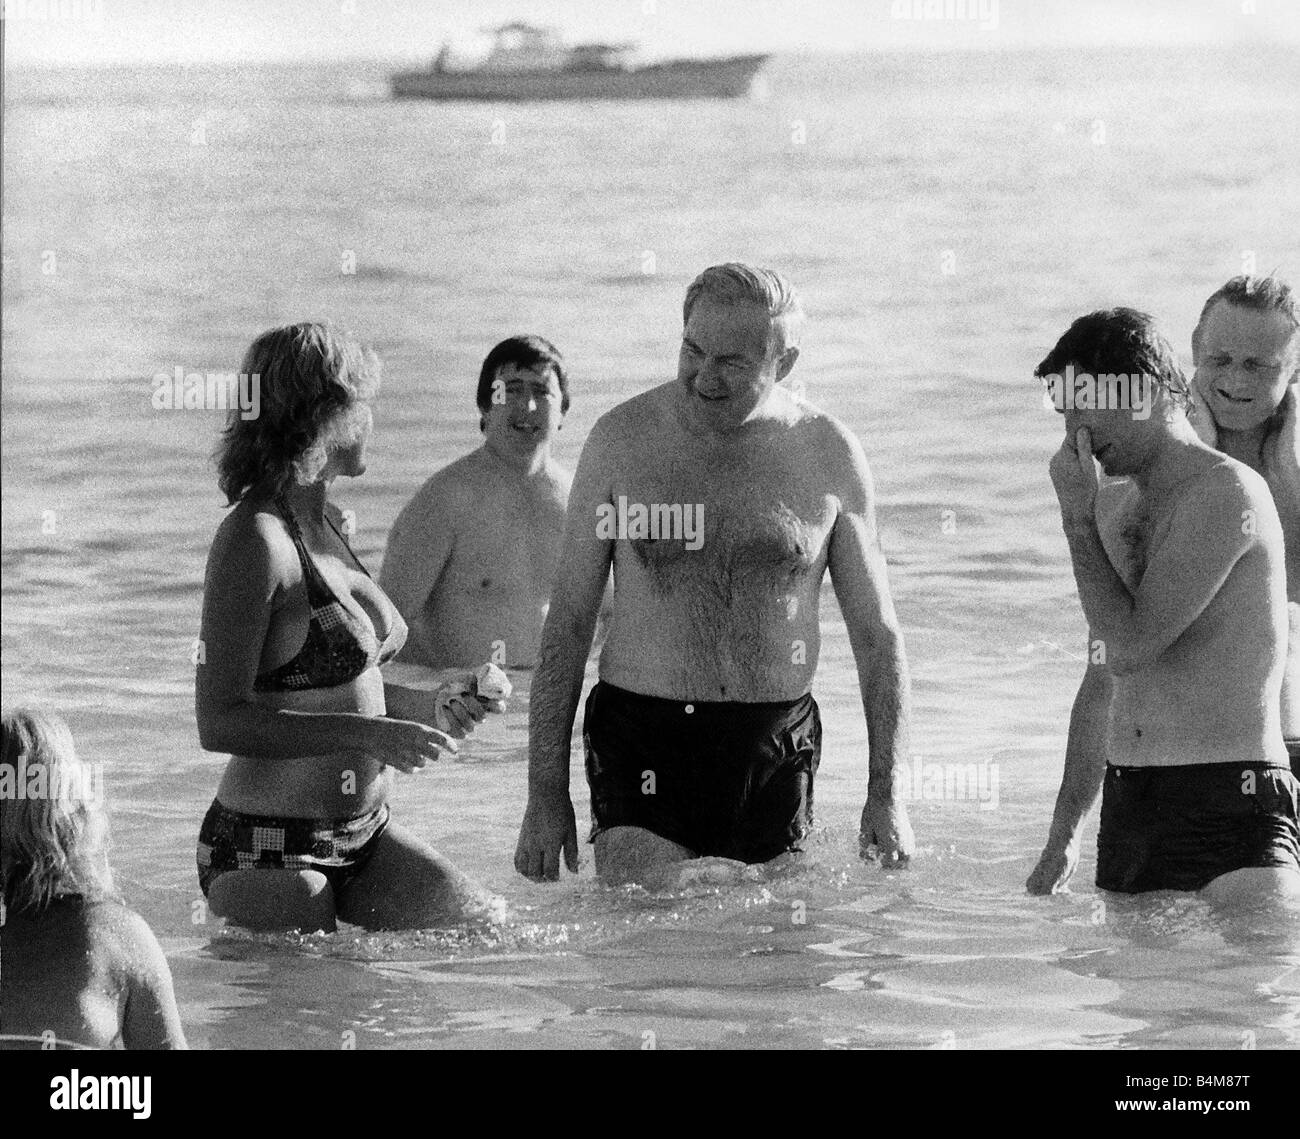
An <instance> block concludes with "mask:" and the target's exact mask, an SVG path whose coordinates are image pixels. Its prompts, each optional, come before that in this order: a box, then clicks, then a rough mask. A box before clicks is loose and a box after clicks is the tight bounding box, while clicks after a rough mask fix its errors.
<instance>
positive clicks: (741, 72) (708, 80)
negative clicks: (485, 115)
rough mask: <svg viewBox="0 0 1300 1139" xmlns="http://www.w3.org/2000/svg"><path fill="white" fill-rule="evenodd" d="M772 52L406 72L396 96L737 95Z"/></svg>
mask: <svg viewBox="0 0 1300 1139" xmlns="http://www.w3.org/2000/svg"><path fill="white" fill-rule="evenodd" d="M767 58H768V57H767V56H766V55H741V56H734V57H732V58H730V59H701V60H674V61H672V62H670V63H659V64H653V65H651V66H649V67H638V68H630V69H627V70H620V69H617V68H610V69H599V70H591V71H576V70H575V71H554V70H552V71H496V72H483V71H464V72H448V71H404V72H401V73H399V74H397V75H394V76H393V77H392V80H391V83H392V89H393V97H394V98H396V99H462V100H492V101H499V100H507V101H512V102H526V101H532V100H535V99H734V98H736V97H738V96H741V95H745V94H747V93H748V91H749V87H750V83H751V82H752V81H753V78H754V76H755V75H756V74H757V72H758V69H759V68H760V67H762V66H763V64H764V62H766V60H767Z"/></svg>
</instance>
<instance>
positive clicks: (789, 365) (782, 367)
mask: <svg viewBox="0 0 1300 1139" xmlns="http://www.w3.org/2000/svg"><path fill="white" fill-rule="evenodd" d="M798 359H799V349H798V348H787V349H786V350H785V351H784V352H782V353H781V362H780V364H778V365H777V368H776V380H777V383H780V382H781V381H782V380H784V379H785V378H786V376H788V375H789V374H790V372H791V370H792V369H793V368H794V364H795V361H796V360H798Z"/></svg>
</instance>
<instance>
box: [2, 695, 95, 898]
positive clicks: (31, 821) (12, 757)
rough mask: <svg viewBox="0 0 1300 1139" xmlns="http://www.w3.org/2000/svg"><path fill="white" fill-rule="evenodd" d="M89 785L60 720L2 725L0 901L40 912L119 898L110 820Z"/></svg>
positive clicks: (26, 713)
mask: <svg viewBox="0 0 1300 1139" xmlns="http://www.w3.org/2000/svg"><path fill="white" fill-rule="evenodd" d="M91 782H92V780H91V771H90V770H89V768H88V767H87V765H86V764H84V763H82V761H81V760H80V759H79V758H78V757H77V749H76V745H75V744H74V743H73V742H72V732H71V731H70V730H69V729H68V725H67V724H65V723H64V722H63V720H61V719H60V718H59V717H58V716H55V715H52V714H50V713H48V712H42V711H39V710H35V709H29V708H22V709H19V710H18V711H15V712H11V713H9V714H8V715H6V716H5V717H4V720H3V722H0V893H2V894H3V897H4V901H5V905H6V906H9V907H11V908H12V909H14V910H26V909H32V910H38V911H39V910H42V909H44V908H45V907H46V906H47V905H49V903H50V902H51V900H53V898H54V897H55V896H56V895H57V894H68V893H76V894H81V895H83V896H84V897H87V898H91V899H97V898H103V897H116V893H115V891H114V889H113V874H112V871H111V870H110V869H109V866H108V857H107V854H108V818H107V816H106V815H105V813H104V810H103V806H102V804H101V803H100V802H99V795H98V794H93V793H91V792H90V787H91ZM100 790H101V791H102V783H101V787H100Z"/></svg>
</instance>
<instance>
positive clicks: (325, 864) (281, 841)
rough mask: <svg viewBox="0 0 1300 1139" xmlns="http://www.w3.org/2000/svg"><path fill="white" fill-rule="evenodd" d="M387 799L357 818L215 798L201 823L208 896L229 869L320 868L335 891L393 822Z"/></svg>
mask: <svg viewBox="0 0 1300 1139" xmlns="http://www.w3.org/2000/svg"><path fill="white" fill-rule="evenodd" d="M388 814H389V812H388V804H387V803H385V804H384V805H383V806H382V807H379V808H378V809H377V810H374V811H371V812H369V813H368V814H365V815H360V816H358V817H357V818H355V819H293V818H277V817H273V816H269V815H245V814H241V813H240V812H239V811H231V810H229V809H228V808H226V807H224V806H222V804H221V803H219V802H217V800H215V799H214V800H213V801H212V806H211V807H209V808H208V813H207V814H206V815H205V816H204V818H203V825H202V826H201V827H200V828H199V848H198V864H199V887H200V889H202V891H203V894H204V897H206V896H207V893H208V888H209V887H210V886H211V885H212V883H213V881H214V880H215V879H216V878H217V877H218V876H219V875H221V874H225V873H226V872H228V871H230V870H319V871H320V872H321V873H322V874H324V875H325V877H326V879H327V880H328V881H329V884H330V885H331V886H332V887H333V888H334V891H335V893H337V892H338V891H339V890H341V889H343V887H344V886H346V885H347V884H348V883H349V882H350V881H351V880H352V879H353V878H355V877H356V876H357V875H358V874H360V873H361V871H362V870H363V869H364V868H365V865H366V863H367V862H369V861H370V856H371V855H372V854H374V852H375V848H376V847H377V846H378V845H379V840H380V839H381V838H382V837H383V834H384V828H385V827H387V826H388Z"/></svg>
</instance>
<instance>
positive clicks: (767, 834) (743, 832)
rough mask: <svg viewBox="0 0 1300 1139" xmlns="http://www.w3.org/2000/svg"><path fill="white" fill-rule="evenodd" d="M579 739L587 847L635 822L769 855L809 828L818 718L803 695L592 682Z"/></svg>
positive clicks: (678, 838)
mask: <svg viewBox="0 0 1300 1139" xmlns="http://www.w3.org/2000/svg"><path fill="white" fill-rule="evenodd" d="M582 740H583V743H584V744H585V745H586V752H587V784H588V786H589V787H590V788H591V816H592V828H591V841H592V842H595V840H596V836H597V835H598V834H600V832H601V831H604V830H608V829H609V828H610V827H625V826H631V827H642V828H644V829H645V830H648V831H652V832H654V833H655V834H657V835H659V836H660V837H661V838H666V839H668V840H669V841H671V842H675V843H678V844H679V845H681V846H684V847H686V848H687V849H688V850H690V851H692V852H693V853H695V854H696V855H720V856H722V857H725V858H735V859H739V860H741V861H743V862H766V861H767V860H768V859H770V858H775V857H776V856H777V855H778V854H781V853H783V852H784V851H787V850H798V849H799V844H800V842H801V840H802V839H803V837H804V836H805V835H806V834H807V833H808V830H809V828H810V827H811V826H812V817H813V776H814V775H815V774H816V771H817V764H818V761H819V760H820V758H821V742H822V723H821V716H820V714H819V713H818V710H817V702H816V701H815V700H813V698H812V695H811V694H808V695H805V696H802V697H800V698H799V699H798V700H794V701H789V702H782V703H770V704H769V703H764V704H750V703H732V702H707V703H706V702H695V703H691V704H684V703H682V702H680V701H677V700H665V699H663V698H661V697H658V696H643V695H641V694H640V693H637V692H628V691H627V690H626V689H623V688H616V687H615V686H614V685H612V684H606V683H605V682H604V681H600V682H599V683H597V685H596V686H595V687H594V688H593V689H592V690H591V695H590V696H588V697H587V707H586V712H585V715H584V719H583V731H582Z"/></svg>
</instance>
